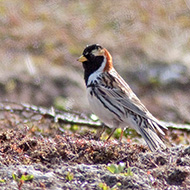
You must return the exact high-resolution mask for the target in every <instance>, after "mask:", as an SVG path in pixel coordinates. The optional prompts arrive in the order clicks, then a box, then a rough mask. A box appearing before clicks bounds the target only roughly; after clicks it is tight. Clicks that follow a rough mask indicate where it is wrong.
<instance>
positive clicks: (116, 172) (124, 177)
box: [0, 112, 190, 190]
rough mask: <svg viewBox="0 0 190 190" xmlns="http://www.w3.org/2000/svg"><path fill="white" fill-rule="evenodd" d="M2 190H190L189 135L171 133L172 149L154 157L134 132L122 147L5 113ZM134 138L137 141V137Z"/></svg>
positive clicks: (0, 138) (0, 137)
mask: <svg viewBox="0 0 190 190" xmlns="http://www.w3.org/2000/svg"><path fill="white" fill-rule="evenodd" d="M0 126H1V133H0V165H1V167H0V176H1V177H0V186H1V189H15V190H16V189H22V190H24V189H27V190H28V189H35V190H37V189H39V190H41V189H52V190H53V189H56V190H57V189H100V190H101V189H102V190H104V189H106V190H107V189H188V188H190V175H189V174H190V173H189V171H190V147H189V146H187V145H186V146H185V145H181V146H179V145H176V144H182V143H183V142H186V144H187V141H186V139H184V138H189V133H188V132H187V131H184V132H179V131H178V130H169V131H168V132H167V134H166V138H167V141H170V142H173V143H172V144H171V143H168V142H166V144H167V146H168V148H167V149H166V150H163V151H158V152H150V151H149V150H148V148H147V147H146V145H140V144H144V143H142V139H141V138H139V137H137V136H135V135H134V134H132V133H130V135H128V136H127V139H126V138H124V139H123V142H122V143H120V142H119V141H117V140H114V139H111V140H110V141H108V142H106V141H105V140H104V136H103V137H102V138H103V139H102V140H96V138H95V133H94V132H93V131H94V130H92V129H89V128H87V127H82V126H81V127H78V126H70V125H69V124H67V125H66V124H59V123H55V122H54V121H52V120H50V119H49V118H44V117H43V116H42V117H41V119H40V120H35V121H30V120H26V118H25V121H24V119H23V116H22V117H21V114H15V113H14V112H13V113H10V112H1V120H0ZM132 136H133V138H132Z"/></svg>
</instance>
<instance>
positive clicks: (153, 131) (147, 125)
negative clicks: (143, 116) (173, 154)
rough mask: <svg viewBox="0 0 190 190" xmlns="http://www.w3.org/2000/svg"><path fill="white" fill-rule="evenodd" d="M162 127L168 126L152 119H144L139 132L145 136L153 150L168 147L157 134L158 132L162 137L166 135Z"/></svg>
mask: <svg viewBox="0 0 190 190" xmlns="http://www.w3.org/2000/svg"><path fill="white" fill-rule="evenodd" d="M161 128H164V129H165V128H166V127H164V126H162V125H160V124H158V123H156V122H154V121H151V120H144V122H142V125H141V126H140V127H139V133H140V134H141V136H142V137H143V138H144V140H145V141H146V143H147V145H148V147H149V148H150V150H151V151H155V150H158V149H166V145H165V144H164V143H163V141H162V140H161V138H160V137H159V136H158V134H157V132H158V133H159V134H160V135H161V136H162V137H163V136H164V135H165V133H164V132H163V131H162V129H161Z"/></svg>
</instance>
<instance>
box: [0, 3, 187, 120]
mask: <svg viewBox="0 0 190 190" xmlns="http://www.w3.org/2000/svg"><path fill="white" fill-rule="evenodd" d="M93 43H98V44H101V45H102V46H103V47H105V48H107V49H108V50H109V51H110V53H111V54H112V56H113V61H114V65H115V68H116V70H117V71H118V72H119V73H120V74H121V76H122V77H123V78H124V79H125V80H126V81H127V82H128V83H129V85H130V86H131V88H132V89H133V91H134V92H135V93H136V94H137V96H138V97H139V98H140V99H141V100H142V102H143V103H144V104H145V105H146V106H147V108H148V109H149V110H150V111H151V112H152V113H153V115H155V116H156V117H157V118H159V119H162V120H166V121H173V122H180V123H190V74H189V73H190V72H189V71H190V53H189V47H190V0H168V1H165V0H152V1H147V0H141V1H134V0H128V1H125V0H119V1H111V0H104V1H83V0H81V1H68V0H54V1H51V0H22V1H20V0H0V101H4V100H8V101H16V102H23V103H30V104H34V105H39V106H45V107H50V106H55V107H56V108H58V109H64V110H78V111H81V112H84V113H91V112H90V109H89V107H88V102H87V98H86V93H85V85H84V81H83V68H82V65H81V64H80V63H79V62H77V61H76V59H77V58H78V57H79V56H80V55H81V53H82V51H83V49H84V48H85V46H86V45H87V44H93Z"/></svg>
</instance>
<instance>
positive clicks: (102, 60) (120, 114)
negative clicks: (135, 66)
mask: <svg viewBox="0 0 190 190" xmlns="http://www.w3.org/2000/svg"><path fill="white" fill-rule="evenodd" d="M78 61H79V62H82V64H83V68H84V79H85V83H86V87H87V93H88V100H89V104H90V107H91V109H92V111H93V112H94V113H95V114H96V115H97V116H98V117H99V118H100V120H102V121H103V122H104V123H105V124H106V125H108V126H109V127H110V128H112V133H111V135H112V134H113V132H114V131H115V129H117V128H119V127H120V128H122V131H123V130H124V129H125V128H126V127H128V126H129V127H131V128H133V129H135V130H136V131H137V132H138V133H139V134H140V135H141V136H142V137H143V138H144V140H145V141H146V143H147V144H148V146H149V148H150V150H151V151H154V150H157V149H159V148H166V146H165V144H164V143H163V142H162V140H161V139H160V137H159V136H158V134H160V135H161V136H163V135H165V134H164V132H163V131H162V129H167V128H166V127H165V126H163V125H162V124H161V123H160V122H159V121H158V120H157V119H156V118H155V117H154V116H153V115H152V114H151V113H150V112H149V111H148V110H147V108H146V107H145V106H144V105H143V104H142V103H141V101H140V100H139V99H138V98H137V96H136V95H135V94H134V93H133V91H132V90H131V88H130V87H129V86H128V84H127V83H126V82H125V81H124V80H123V78H122V77H121V76H120V75H119V74H118V73H117V72H116V70H115V69H114V67H113V63H112V56H111V55H110V53H109V52H108V51H107V50H106V49H105V48H103V47H102V46H100V45H98V44H93V45H89V46H87V47H86V48H85V49H84V51H83V54H82V55H81V56H80V57H79V59H78ZM111 135H110V136H109V137H108V138H110V137H111Z"/></svg>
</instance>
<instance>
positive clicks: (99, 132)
mask: <svg viewBox="0 0 190 190" xmlns="http://www.w3.org/2000/svg"><path fill="white" fill-rule="evenodd" d="M102 128H103V129H101V130H98V131H97V133H96V135H95V138H96V139H98V140H99V139H100V137H101V136H102V134H103V133H104V132H105V130H106V127H105V124H103V125H102Z"/></svg>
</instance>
